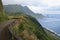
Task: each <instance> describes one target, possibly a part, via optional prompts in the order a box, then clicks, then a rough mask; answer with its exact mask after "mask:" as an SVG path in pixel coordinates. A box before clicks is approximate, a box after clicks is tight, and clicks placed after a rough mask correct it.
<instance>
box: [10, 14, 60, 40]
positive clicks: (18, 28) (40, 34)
mask: <svg viewBox="0 0 60 40" xmlns="http://www.w3.org/2000/svg"><path fill="white" fill-rule="evenodd" d="M10 30H11V32H12V33H13V34H14V35H16V36H18V37H20V39H22V40H60V39H59V38H57V37H55V36H53V35H51V34H49V33H48V34H47V33H46V32H45V31H44V29H43V27H42V26H41V25H40V24H39V23H38V21H37V20H36V19H35V18H34V17H31V16H28V15H25V14H20V19H18V22H17V23H16V25H15V26H14V27H11V28H10ZM12 39H13V37H12Z"/></svg>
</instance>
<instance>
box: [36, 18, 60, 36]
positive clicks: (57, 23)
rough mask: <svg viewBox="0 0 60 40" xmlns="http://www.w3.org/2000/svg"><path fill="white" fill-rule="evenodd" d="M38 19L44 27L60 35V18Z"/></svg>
mask: <svg viewBox="0 0 60 40" xmlns="http://www.w3.org/2000/svg"><path fill="white" fill-rule="evenodd" d="M37 20H38V22H39V23H40V24H41V25H42V26H43V27H44V28H46V29H48V30H50V31H52V32H54V33H55V34H57V35H59V36H60V19H58V18H42V19H37Z"/></svg>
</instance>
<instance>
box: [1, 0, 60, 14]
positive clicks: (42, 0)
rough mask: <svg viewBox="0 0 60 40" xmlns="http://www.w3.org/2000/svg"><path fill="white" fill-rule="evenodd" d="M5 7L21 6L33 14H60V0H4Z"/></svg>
mask: <svg viewBox="0 0 60 40" xmlns="http://www.w3.org/2000/svg"><path fill="white" fill-rule="evenodd" d="M2 1H3V4H4V5H7V4H21V5H23V6H28V7H29V8H30V9H31V10H32V11H33V12H36V13H43V14H60V0H2Z"/></svg>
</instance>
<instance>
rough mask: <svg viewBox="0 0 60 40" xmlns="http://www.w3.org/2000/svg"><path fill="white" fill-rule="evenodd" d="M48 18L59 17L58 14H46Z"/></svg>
mask: <svg viewBox="0 0 60 40" xmlns="http://www.w3.org/2000/svg"><path fill="white" fill-rule="evenodd" d="M47 17H49V18H60V14H47Z"/></svg>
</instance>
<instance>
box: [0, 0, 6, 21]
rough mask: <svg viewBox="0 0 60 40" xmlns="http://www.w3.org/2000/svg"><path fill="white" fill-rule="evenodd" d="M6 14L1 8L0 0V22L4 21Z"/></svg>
mask: <svg viewBox="0 0 60 40" xmlns="http://www.w3.org/2000/svg"><path fill="white" fill-rule="evenodd" d="M5 19H6V16H5V13H4V10H3V5H2V1H1V0H0V22H2V21H5Z"/></svg>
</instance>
